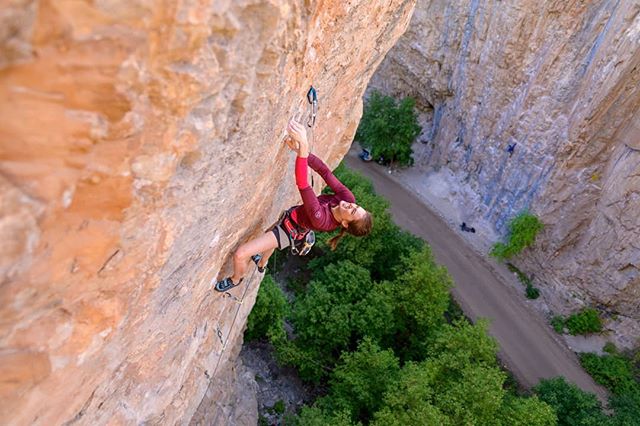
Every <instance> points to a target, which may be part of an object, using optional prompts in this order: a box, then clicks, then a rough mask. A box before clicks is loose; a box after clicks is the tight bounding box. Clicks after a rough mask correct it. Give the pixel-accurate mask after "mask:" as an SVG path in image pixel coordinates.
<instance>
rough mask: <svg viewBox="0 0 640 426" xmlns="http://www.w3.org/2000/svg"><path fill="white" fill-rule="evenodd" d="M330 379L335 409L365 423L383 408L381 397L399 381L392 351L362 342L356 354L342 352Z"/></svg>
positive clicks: (371, 343) (398, 370)
mask: <svg viewBox="0 0 640 426" xmlns="http://www.w3.org/2000/svg"><path fill="white" fill-rule="evenodd" d="M340 361H341V363H340V364H339V365H338V366H337V367H336V369H335V371H334V373H333V376H332V378H331V396H330V399H331V401H332V404H333V405H334V406H335V407H339V408H342V409H344V410H347V411H349V412H351V413H352V416H353V419H354V420H356V419H359V420H362V421H364V422H367V421H368V420H369V418H371V416H372V415H373V414H374V413H375V412H376V411H378V408H379V407H380V405H381V404H382V398H381V397H382V395H383V394H384V393H385V392H386V390H387V388H388V387H389V385H390V384H391V383H394V382H395V381H396V380H397V379H398V374H399V372H400V367H399V365H398V358H396V357H395V355H394V354H393V351H391V350H382V349H380V347H379V346H378V345H377V344H376V343H374V342H373V341H372V340H371V339H370V338H365V339H364V340H363V341H362V342H361V343H360V345H359V346H358V350H357V351H355V352H344V353H343V354H342V357H341V359H340Z"/></svg>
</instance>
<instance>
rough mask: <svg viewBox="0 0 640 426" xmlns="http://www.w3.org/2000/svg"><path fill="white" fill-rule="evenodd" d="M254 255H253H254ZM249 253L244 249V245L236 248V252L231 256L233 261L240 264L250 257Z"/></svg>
mask: <svg viewBox="0 0 640 426" xmlns="http://www.w3.org/2000/svg"><path fill="white" fill-rule="evenodd" d="M254 254H255V253H254ZM251 255H252V254H251V253H249V252H248V251H247V249H246V247H245V245H241V246H240V247H238V250H236V252H235V253H234V254H233V260H234V261H235V262H242V261H245V260H247V259H249V258H250V257H251Z"/></svg>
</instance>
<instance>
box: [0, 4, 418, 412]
mask: <svg viewBox="0 0 640 426" xmlns="http://www.w3.org/2000/svg"><path fill="white" fill-rule="evenodd" d="M2 4H3V5H2V14H0V93H1V99H2V101H1V102H0V187H1V191H2V198H1V201H2V202H1V203H0V239H1V240H2V242H3V244H2V245H1V248H0V423H2V424H15V425H18V424H36V425H52V424H62V423H65V424H76V423H77V424H91V425H96V424H107V423H109V424H141V423H145V424H176V423H180V424H185V423H188V422H189V421H190V420H191V419H192V417H193V416H194V413H195V412H196V409H197V407H198V406H199V405H200V403H201V401H203V396H204V395H205V392H206V393H207V395H209V396H210V401H208V402H207V401H205V402H203V404H205V403H208V404H210V405H208V406H206V407H202V408H201V410H199V411H198V413H199V414H198V416H196V417H193V421H194V423H197V424H199V423H207V424H250V423H251V422H252V421H255V415H257V414H255V413H254V418H253V420H252V419H251V416H250V414H251V413H247V412H244V411H243V410H237V409H236V408H237V407H238V406H239V405H238V404H239V403H238V404H236V402H234V401H235V398H236V397H235V396H234V395H233V392H232V388H234V386H232V385H231V383H232V382H233V380H234V377H235V375H238V374H239V375H241V374H242V373H238V372H236V371H235V367H234V364H235V361H236V360H235V358H234V357H235V356H237V352H238V348H239V346H240V345H241V340H242V330H243V327H244V325H245V321H246V318H247V315H248V313H249V312H250V310H251V307H252V305H253V302H254V300H255V296H256V293H257V289H258V285H259V282H260V279H261V276H260V275H259V274H257V273H255V272H253V268H251V271H252V272H251V275H250V276H249V278H247V279H245V281H244V282H243V285H242V286H241V287H240V288H238V289H235V290H233V291H231V292H230V293H229V294H228V295H222V294H219V293H215V292H213V291H212V286H211V283H212V281H213V280H215V279H216V278H221V277H223V276H224V275H225V274H227V273H228V272H229V271H230V259H231V253H232V251H233V250H234V248H235V247H237V246H238V244H240V243H241V242H243V241H245V240H246V239H248V238H250V237H253V236H256V235H259V234H260V233H261V232H263V230H264V229H265V228H266V227H267V226H268V225H269V224H270V223H272V222H273V221H274V220H275V219H276V218H277V216H278V215H279V213H280V212H281V211H282V210H283V209H284V208H286V207H288V206H290V205H291V204H293V203H296V202H298V199H299V198H298V197H299V196H298V194H297V191H296V189H295V185H294V184H293V177H292V176H293V174H292V173H291V169H292V165H293V156H292V155H291V154H290V153H289V152H288V150H287V149H286V146H285V145H284V144H283V143H282V138H283V135H284V129H285V125H286V122H287V120H288V119H289V118H290V117H291V116H292V115H294V114H296V113H299V114H305V113H306V110H307V103H306V98H305V94H306V92H307V90H308V88H309V86H310V85H311V84H313V85H314V86H315V87H316V88H317V90H318V93H319V98H320V108H319V113H318V117H317V127H316V130H315V138H314V143H313V146H312V148H313V149H314V151H316V152H317V153H318V154H319V155H320V156H321V157H323V158H325V159H326V161H327V162H328V163H329V165H331V166H336V165H337V163H338V161H339V160H340V159H341V157H342V156H343V155H344V153H345V152H346V150H347V149H348V147H349V145H350V142H351V140H352V137H353V134H354V132H355V129H356V127H357V124H358V121H359V118H360V115H361V111H362V105H361V99H362V94H363V93H364V90H365V88H366V85H367V82H368V80H369V79H370V77H371V74H372V73H373V72H374V70H375V69H376V68H377V67H378V65H379V63H380V62H381V61H382V59H383V58H384V55H385V54H386V52H387V51H388V50H389V49H390V48H391V46H392V45H393V44H394V43H395V41H396V40H397V39H398V37H399V36H400V35H401V34H402V33H403V31H404V30H405V28H406V26H407V25H408V22H409V18H410V16H411V13H412V11H413V8H414V4H415V1H414V0H390V1H386V2H369V1H366V0H350V1H345V0H324V1H317V2H309V1H305V0H297V1H288V0H238V1H230V0H227V1H225V0H208V1H207V0H205V1H196V0H180V1H163V0H128V1H121V0H108V1H87V2H78V1H70V0H59V1H58V0H56V1H53V0H10V1H8V2H3V3H2ZM304 119H305V120H306V118H304ZM316 189H317V190H319V189H320V188H316ZM240 388H241V389H242V387H240ZM207 390H208V391H207ZM247 392H248V390H247ZM246 406H247V407H251V404H248V405H246ZM238 411H242V413H240V415H241V417H242V416H243V418H242V419H238V418H237V417H236V418H232V416H233V413H234V412H235V413H237V412H238Z"/></svg>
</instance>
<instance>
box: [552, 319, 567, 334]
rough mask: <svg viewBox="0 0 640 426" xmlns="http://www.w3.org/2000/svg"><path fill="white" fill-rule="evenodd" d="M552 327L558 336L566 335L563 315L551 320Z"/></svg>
mask: <svg viewBox="0 0 640 426" xmlns="http://www.w3.org/2000/svg"><path fill="white" fill-rule="evenodd" d="M551 327H553V329H554V330H555V332H556V333H558V334H562V333H564V327H565V322H564V317H563V316H562V315H556V316H554V317H553V318H551Z"/></svg>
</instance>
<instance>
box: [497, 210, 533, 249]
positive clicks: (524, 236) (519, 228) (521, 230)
mask: <svg viewBox="0 0 640 426" xmlns="http://www.w3.org/2000/svg"><path fill="white" fill-rule="evenodd" d="M543 227H544V225H543V224H542V222H540V220H539V219H538V218H537V217H536V216H534V215H532V214H531V213H529V212H526V211H525V212H522V213H520V214H519V215H517V216H516V217H515V218H513V219H511V221H510V222H509V236H508V237H507V243H500V242H498V243H496V244H495V245H494V246H493V249H492V250H491V256H494V257H495V258H497V259H499V260H504V259H510V258H511V257H513V256H515V255H517V254H518V253H520V252H521V251H522V250H524V249H525V248H526V247H529V246H530V245H532V244H533V242H534V241H535V239H536V235H538V232H540V231H541V230H542V228H543Z"/></svg>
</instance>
